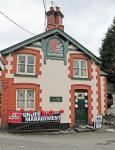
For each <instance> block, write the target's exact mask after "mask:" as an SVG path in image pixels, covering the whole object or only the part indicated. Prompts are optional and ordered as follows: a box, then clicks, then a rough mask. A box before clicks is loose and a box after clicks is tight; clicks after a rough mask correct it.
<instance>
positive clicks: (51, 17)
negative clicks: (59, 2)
mask: <svg viewBox="0 0 115 150" xmlns="http://www.w3.org/2000/svg"><path fill="white" fill-rule="evenodd" d="M46 16H47V30H52V29H54V28H59V29H60V30H62V31H64V26H63V24H62V19H63V17H64V15H63V14H62V12H61V11H60V8H59V7H57V6H56V8H54V7H50V10H49V11H48V12H47V13H46Z"/></svg>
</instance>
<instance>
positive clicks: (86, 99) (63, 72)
mask: <svg viewBox="0 0 115 150" xmlns="http://www.w3.org/2000/svg"><path fill="white" fill-rule="evenodd" d="M46 15H47V31H46V32H44V33H42V34H39V35H37V36H34V37H32V38H30V39H28V40H26V41H23V42H21V43H18V44H16V45H13V46H11V47H9V48H7V49H5V50H2V51H1V55H2V61H3V64H4V66H5V69H4V70H3V71H2V75H1V80H2V105H1V124H2V128H6V127H7V126H8V112H11V111H14V112H18V111H20V109H24V111H25V112H28V111H30V110H33V111H35V112H41V111H42V110H44V111H46V112H48V111H50V110H54V112H55V111H56V112H58V111H59V110H63V113H61V120H60V123H61V126H64V127H65V128H67V127H74V126H75V125H76V124H90V125H92V124H93V123H94V122H95V119H96V117H97V115H99V114H101V115H105V114H106V113H107V102H106V100H107V99H106V75H105V74H104V73H103V72H101V71H100V63H101V62H100V60H99V58H97V57H96V56H95V55H94V54H92V53H91V52H90V51H89V50H87V49H86V48H85V47H84V46H82V45H81V44H80V43H78V42H77V41H76V40H75V39H73V38H72V37H71V36H70V35H68V34H67V33H65V32H64V26H63V24H62V20H63V17H64V16H63V14H62V12H61V11H60V9H59V7H56V8H53V7H50V10H49V11H48V12H47V13H46Z"/></svg>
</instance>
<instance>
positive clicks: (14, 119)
mask: <svg viewBox="0 0 115 150" xmlns="http://www.w3.org/2000/svg"><path fill="white" fill-rule="evenodd" d="M60 119H61V117H60V113H54V114H52V115H47V114H46V115H41V114H40V113H39V112H32V113H30V112H9V113H8V123H27V122H50V121H51V122H52V121H60Z"/></svg>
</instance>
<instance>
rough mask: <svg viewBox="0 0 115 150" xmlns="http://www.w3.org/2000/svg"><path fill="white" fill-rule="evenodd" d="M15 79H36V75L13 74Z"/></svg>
mask: <svg viewBox="0 0 115 150" xmlns="http://www.w3.org/2000/svg"><path fill="white" fill-rule="evenodd" d="M14 76H15V77H31V78H38V75H29V74H14Z"/></svg>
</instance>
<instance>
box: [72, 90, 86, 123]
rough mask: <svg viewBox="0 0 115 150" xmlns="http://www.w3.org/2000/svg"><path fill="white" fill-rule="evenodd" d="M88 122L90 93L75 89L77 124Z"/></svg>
mask: <svg viewBox="0 0 115 150" xmlns="http://www.w3.org/2000/svg"><path fill="white" fill-rule="evenodd" d="M87 122H88V94H87V91H86V90H75V124H77V125H83V124H84V125H85V124H87Z"/></svg>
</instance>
